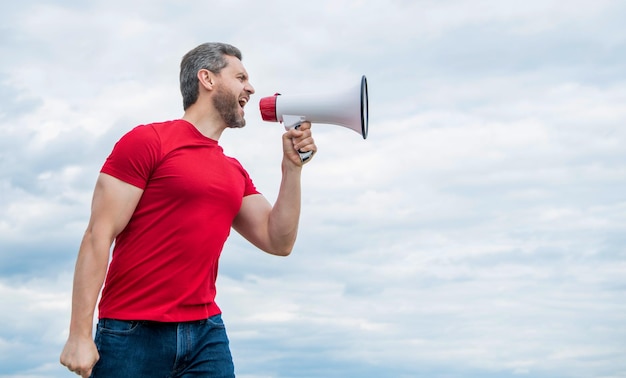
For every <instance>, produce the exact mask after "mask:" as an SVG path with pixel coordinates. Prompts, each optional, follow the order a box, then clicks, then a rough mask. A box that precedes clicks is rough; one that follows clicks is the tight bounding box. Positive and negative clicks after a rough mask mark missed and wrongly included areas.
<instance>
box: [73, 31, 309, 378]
mask: <svg viewBox="0 0 626 378" xmlns="http://www.w3.org/2000/svg"><path fill="white" fill-rule="evenodd" d="M180 85H181V92H182V95H183V107H184V110H185V112H184V116H183V117H182V119H180V120H175V121H168V122H163V123H154V124H149V125H142V126H138V127H136V128H134V129H133V130H132V131H130V132H128V133H127V134H126V135H124V136H123V137H122V138H121V139H120V140H119V141H118V143H117V144H116V145H115V147H114V148H113V151H112V153H111V155H110V156H109V157H108V158H107V160H106V162H105V163H104V165H103V167H102V170H101V172H100V175H99V177H98V179H97V182H96V187H95V190H94V195H93V202H92V208H91V217H90V220H89V224H88V226H87V230H86V232H85V235H84V237H83V240H82V242H81V245H80V249H79V253H78V257H77V261H76V268H75V272H74V286H73V294H72V315H71V321H70V333H69V337H68V340H67V342H66V344H65V347H64V349H63V352H62V354H61V363H62V364H63V365H64V366H66V367H67V368H68V369H69V370H71V371H73V372H75V373H76V374H78V375H80V376H82V377H89V376H93V377H96V378H100V377H117V378H119V377H133V378H138V377H150V378H152V377H192V376H193V377H233V376H234V367H233V363H232V358H231V354H230V349H229V346H228V338H227V336H226V332H225V329H224V324H223V322H222V320H221V316H220V315H221V311H220V309H219V307H218V306H217V305H216V304H215V302H214V298H215V280H216V276H217V266H218V259H219V256H220V253H221V250H222V247H223V244H224V242H225V241H226V239H227V237H228V235H229V232H230V229H231V227H232V228H234V229H235V230H236V231H237V232H239V233H240V234H241V235H243V236H244V237H245V238H246V239H247V240H249V241H250V242H251V243H252V244H254V245H255V246H256V247H258V248H259V249H261V250H263V251H265V252H267V253H270V254H274V255H279V256H287V255H289V254H290V253H291V250H292V248H293V246H294V243H295V240H296V233H297V229H298V219H299V216H300V195H301V194H300V193H301V190H300V184H301V180H300V178H301V171H302V165H303V163H302V162H301V159H300V156H299V154H298V150H300V151H313V152H315V151H316V150H317V147H316V146H315V142H314V140H313V138H312V136H311V130H310V127H311V125H310V123H308V122H305V123H303V124H302V126H301V127H300V128H299V129H298V130H296V129H292V130H289V131H288V132H286V133H284V134H283V137H282V144H283V159H282V182H281V185H280V191H279V194H278V197H277V199H276V202H275V204H274V205H273V206H272V205H271V204H270V203H269V202H268V201H267V200H266V199H265V198H264V197H263V196H262V195H261V194H260V193H259V192H258V191H257V190H256V188H255V186H254V184H253V183H252V180H251V179H250V177H249V176H248V174H247V172H246V171H245V170H244V168H243V167H242V166H241V165H240V164H239V162H238V161H236V160H235V159H233V158H230V157H227V156H225V155H224V154H223V151H222V148H221V147H220V146H219V145H218V142H217V141H218V140H219V138H220V136H221V134H222V132H223V131H224V130H225V129H227V128H239V127H243V126H244V125H245V120H244V110H243V108H244V106H245V105H246V104H247V103H248V101H249V99H250V96H251V95H252V94H253V93H254V88H253V87H252V86H251V85H250V83H249V81H248V73H247V72H246V70H245V68H244V66H243V64H242V63H241V53H240V51H239V50H238V49H237V48H235V47H233V46H230V45H227V44H222V43H206V44H202V45H200V46H198V47H196V48H195V49H193V50H191V51H190V52H188V53H187V54H186V55H185V56H184V57H183V59H182V62H181V71H180ZM113 242H115V247H114V250H113V254H112V259H111V263H110V265H109V264H108V260H109V252H110V248H111V246H112V245H113ZM107 268H108V271H107ZM105 278H106V283H105V284H104V289H103V291H102V297H101V299H100V303H99V321H98V326H97V330H96V336H95V341H94V339H93V338H92V324H93V316H94V312H95V305H96V302H97V298H98V295H99V292H100V289H101V288H102V285H103V283H104V282H105V281H104V280H105Z"/></svg>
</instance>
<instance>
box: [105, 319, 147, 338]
mask: <svg viewBox="0 0 626 378" xmlns="http://www.w3.org/2000/svg"><path fill="white" fill-rule="evenodd" d="M140 324H141V322H139V321H136V320H117V319H100V320H99V321H98V330H99V331H100V332H102V333H108V334H114V335H125V334H130V333H133V332H134V331H135V330H136V329H137V327H139V325H140Z"/></svg>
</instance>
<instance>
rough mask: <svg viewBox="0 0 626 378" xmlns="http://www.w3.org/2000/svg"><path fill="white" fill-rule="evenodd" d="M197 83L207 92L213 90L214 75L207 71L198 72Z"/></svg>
mask: <svg viewBox="0 0 626 378" xmlns="http://www.w3.org/2000/svg"><path fill="white" fill-rule="evenodd" d="M198 83H199V84H200V85H201V86H202V87H204V88H205V89H206V90H207V91H210V90H213V85H214V84H215V74H214V73H213V72H211V71H209V70H207V69H201V70H199V71H198Z"/></svg>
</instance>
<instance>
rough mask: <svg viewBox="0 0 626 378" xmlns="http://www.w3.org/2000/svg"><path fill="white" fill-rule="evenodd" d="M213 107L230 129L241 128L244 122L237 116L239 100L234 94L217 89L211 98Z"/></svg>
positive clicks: (220, 88) (241, 117)
mask: <svg viewBox="0 0 626 378" xmlns="http://www.w3.org/2000/svg"><path fill="white" fill-rule="evenodd" d="M213 106H214V107H215V109H216V110H217V112H218V113H219V114H220V116H221V117H222V119H223V120H224V122H225V123H226V125H227V126H228V127H230V128H234V129H236V128H242V127H244V126H245V125H246V120H245V119H244V118H243V116H241V115H240V114H239V99H238V98H237V96H235V95H234V94H232V93H230V92H228V91H226V90H224V89H223V88H222V87H218V88H217V90H216V93H215V96H213Z"/></svg>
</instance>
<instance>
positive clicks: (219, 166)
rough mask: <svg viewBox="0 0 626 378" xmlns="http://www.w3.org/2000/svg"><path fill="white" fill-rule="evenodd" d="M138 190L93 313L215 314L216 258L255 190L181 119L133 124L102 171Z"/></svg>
mask: <svg viewBox="0 0 626 378" xmlns="http://www.w3.org/2000/svg"><path fill="white" fill-rule="evenodd" d="M101 172H102V173H106V174H108V175H111V176H114V177H116V178H118V179H120V180H122V181H125V182H127V183H129V184H131V185H134V186H137V187H139V188H141V189H143V190H144V192H143V195H142V197H141V199H140V200H139V203H138V204H137V208H136V209H135V212H134V213H133V215H132V217H131V219H130V221H129V223H128V225H127V226H126V228H124V230H123V231H122V232H121V233H120V234H119V235H118V236H117V238H116V239H115V247H114V249H113V255H112V259H111V263H110V265H109V270H108V273H107V278H106V282H105V286H104V289H103V292H102V298H101V300H100V305H99V317H100V318H113V319H121V320H154V321H162V322H181V321H191V320H200V319H205V318H207V317H210V316H213V315H217V314H219V313H220V309H219V308H218V306H217V305H216V304H215V302H214V299H215V294H216V291H215V280H216V278H217V268H218V259H219V257H220V254H221V251H222V247H223V245H224V242H225V241H226V239H227V238H228V235H229V233H230V229H231V225H232V221H233V219H234V218H235V216H236V215H237V213H238V212H239V209H240V207H241V202H242V200H243V197H245V196H247V195H251V194H257V193H258V192H257V190H256V188H255V186H254V184H253V183H252V180H251V179H250V177H249V176H248V173H247V172H246V171H245V170H244V168H243V167H242V166H241V164H240V163H239V162H238V161H237V160H235V159H233V158H231V157H228V156H226V155H224V152H223V150H222V148H221V147H220V146H219V145H218V144H217V141H215V140H213V139H209V138H206V137H205V136H203V135H202V134H201V133H200V132H199V131H198V130H197V129H196V128H195V127H194V126H193V125H192V124H190V123H189V122H187V121H183V120H176V121H168V122H163V123H154V124H150V125H143V126H138V127H136V128H134V129H133V130H131V131H130V132H128V133H127V134H126V135H124V136H123V137H122V138H121V139H120V140H119V141H118V142H117V143H116V145H115V147H114V148H113V152H112V153H111V155H110V156H109V157H108V158H107V160H106V162H105V163H104V166H103V167H102V170H101Z"/></svg>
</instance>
